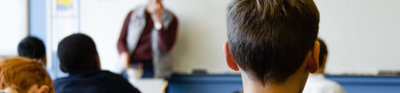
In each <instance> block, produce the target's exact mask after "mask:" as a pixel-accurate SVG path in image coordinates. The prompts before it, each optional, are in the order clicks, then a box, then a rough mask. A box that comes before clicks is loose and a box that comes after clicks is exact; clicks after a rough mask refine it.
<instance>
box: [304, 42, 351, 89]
mask: <svg viewBox="0 0 400 93" xmlns="http://www.w3.org/2000/svg"><path fill="white" fill-rule="evenodd" d="M318 42H319V44H320V54H319V69H318V70H317V71H316V72H315V73H311V75H310V76H309V77H308V80H307V83H306V86H305V87H304V92H303V93H344V90H343V88H342V87H341V86H340V85H339V84H338V83H336V82H334V81H331V80H328V79H326V78H325V77H324V72H325V66H326V59H327V56H328V48H327V47H326V45H325V42H324V41H323V40H322V39H320V38H318Z"/></svg>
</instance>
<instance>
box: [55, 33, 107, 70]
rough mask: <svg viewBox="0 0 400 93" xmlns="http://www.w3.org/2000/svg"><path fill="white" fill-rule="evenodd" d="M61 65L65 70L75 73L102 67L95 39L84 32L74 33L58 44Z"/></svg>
mask: <svg viewBox="0 0 400 93" xmlns="http://www.w3.org/2000/svg"><path fill="white" fill-rule="evenodd" d="M57 52H58V57H59V59H60V67H61V69H62V70H63V71H64V72H67V73H73V72H79V71H84V70H92V69H100V61H99V57H98V54H97V49H96V45H95V43H94V41H93V40H92V38H90V37H89V36H87V35H84V34H72V35H70V36H68V37H65V38H64V39H63V40H61V42H60V43H59V44H58V51H57Z"/></svg>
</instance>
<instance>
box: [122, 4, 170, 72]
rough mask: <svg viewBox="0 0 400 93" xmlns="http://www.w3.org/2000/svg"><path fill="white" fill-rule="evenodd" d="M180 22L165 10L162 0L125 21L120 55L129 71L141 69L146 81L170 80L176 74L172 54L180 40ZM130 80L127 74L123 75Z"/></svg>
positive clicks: (132, 13) (136, 10)
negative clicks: (176, 42) (131, 68)
mask: <svg viewBox="0 0 400 93" xmlns="http://www.w3.org/2000/svg"><path fill="white" fill-rule="evenodd" d="M177 29H178V19H177V18H176V17H175V15H174V14H173V13H172V12H171V11H169V10H167V9H165V8H164V7H163V4H162V0H148V2H147V4H145V5H142V6H139V7H137V8H135V9H134V10H132V11H130V12H129V13H128V15H127V16H126V18H125V21H124V25H123V27H122V30H121V33H120V36H119V39H118V44H117V48H118V52H119V55H120V57H121V60H123V61H124V62H125V66H124V67H125V69H127V68H128V67H135V68H140V69H141V70H139V71H143V75H142V76H141V77H142V78H154V77H156V78H167V77H169V76H170V75H171V73H172V63H171V57H170V50H171V48H172V46H173V45H174V43H175V40H176V37H177ZM123 75H124V77H127V74H126V71H124V72H123Z"/></svg>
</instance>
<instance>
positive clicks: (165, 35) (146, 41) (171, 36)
mask: <svg viewBox="0 0 400 93" xmlns="http://www.w3.org/2000/svg"><path fill="white" fill-rule="evenodd" d="M132 13H133V11H131V12H129V13H128V15H127V16H126V18H125V21H124V24H123V27H122V30H121V33H120V36H119V39H118V44H117V48H118V52H119V53H120V54H121V53H122V52H128V49H127V43H126V38H127V34H128V27H129V23H130V20H131V16H132ZM153 28H154V22H153V19H152V18H151V14H150V13H148V12H146V27H145V28H144V31H143V33H142V35H141V36H140V39H139V42H138V44H137V46H136V48H135V50H134V52H133V53H132V54H130V59H131V60H133V61H150V62H152V60H153V52H152V51H153V50H152V48H151V39H152V37H151V33H152V30H153ZM160 30H161V31H159V38H160V40H159V44H158V45H159V47H160V48H161V50H171V48H172V46H173V45H174V43H175V40H176V36H177V30H178V19H177V18H176V17H175V16H174V19H173V21H172V23H171V25H170V26H169V27H162V28H161V29H160Z"/></svg>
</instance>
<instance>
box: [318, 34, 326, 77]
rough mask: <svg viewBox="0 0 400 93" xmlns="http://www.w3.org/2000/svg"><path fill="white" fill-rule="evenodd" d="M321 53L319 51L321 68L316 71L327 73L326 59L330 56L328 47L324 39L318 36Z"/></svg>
mask: <svg viewBox="0 0 400 93" xmlns="http://www.w3.org/2000/svg"><path fill="white" fill-rule="evenodd" d="M318 42H319V46H320V53H319V69H318V70H317V71H316V72H315V73H317V74H324V73H325V65H326V59H327V58H328V47H327V46H326V44H325V42H324V40H322V39H321V38H318Z"/></svg>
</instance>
